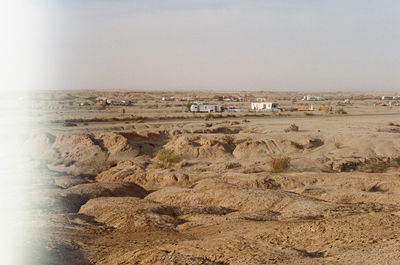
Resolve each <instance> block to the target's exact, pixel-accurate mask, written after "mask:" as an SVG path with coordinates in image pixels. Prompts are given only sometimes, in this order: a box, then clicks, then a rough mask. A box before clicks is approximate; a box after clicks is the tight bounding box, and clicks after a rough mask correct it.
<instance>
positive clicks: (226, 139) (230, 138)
mask: <svg viewBox="0 0 400 265" xmlns="http://www.w3.org/2000/svg"><path fill="white" fill-rule="evenodd" d="M222 140H223V141H224V142H225V143H227V144H229V145H233V144H235V140H236V139H235V136H233V135H224V137H223V138H222Z"/></svg>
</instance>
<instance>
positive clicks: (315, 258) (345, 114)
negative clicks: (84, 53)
mask: <svg viewBox="0 0 400 265" xmlns="http://www.w3.org/2000/svg"><path fill="white" fill-rule="evenodd" d="M308 94H317V95H318V96H321V97H323V98H324V100H322V101H312V102H309V101H302V100H301V99H302V98H303V96H304V95H308ZM163 96H165V97H174V100H171V101H162V100H161V98H162V97H163ZM381 96H382V93H343V92H337V93H300V92H296V93H295V92H293V93H290V92H261V91H260V92H257V91H253V92H238V91H235V92H215V91H158V92H144V91H131V90H82V91H48V92H46V91H43V92H40V93H36V94H35V95H32V96H31V101H30V103H29V109H30V112H29V115H30V122H31V124H33V125H34V126H33V128H32V130H30V131H29V133H27V136H26V139H24V141H26V143H27V145H29V146H31V153H30V160H29V163H30V166H31V175H32V180H31V182H30V183H29V187H28V188H27V191H26V211H27V212H29V222H27V225H28V228H27V230H28V231H29V237H28V238H27V239H26V240H25V241H24V246H23V247H24V249H25V251H24V254H23V255H21V260H23V262H21V263H20V264H23V263H26V264H77V265H78V264H96V265H106V264H112V265H113V264H232V265H233V264H400V170H399V168H400V103H399V102H396V101H393V102H391V103H390V104H388V102H387V101H383V100H381ZM97 97H107V98H112V99H120V100H121V99H124V100H132V101H133V102H134V104H133V105H132V106H113V105H105V104H100V103H98V102H96V98H97ZM181 98H186V99H187V98H190V100H189V101H190V102H195V101H200V100H202V102H203V103H204V102H208V103H211V104H218V105H222V106H224V107H226V108H228V107H231V108H238V109H249V108H250V103H251V102H255V101H256V100H257V99H259V98H261V99H265V101H267V102H277V103H279V106H280V107H281V108H282V109H283V111H282V112H247V111H242V112H233V111H231V112H222V113H190V112H187V106H188V103H190V102H189V101H180V100H179V99H181ZM221 98H222V99H221ZM224 99H228V100H224ZM345 99H348V101H346V102H345V103H344V100H345ZM311 105H312V106H313V107H312V110H311ZM299 108H303V109H307V108H310V109H309V110H308V111H307V110H306V111H298V110H297V109H299Z"/></svg>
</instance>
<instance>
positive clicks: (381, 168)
mask: <svg viewBox="0 0 400 265" xmlns="http://www.w3.org/2000/svg"><path fill="white" fill-rule="evenodd" d="M390 167H395V168H399V167H400V156H398V157H395V158H390V157H374V158H369V159H367V160H365V162H364V163H362V164H361V165H359V166H358V170H360V171H362V172H367V173H383V172H386V170H387V169H388V168H390Z"/></svg>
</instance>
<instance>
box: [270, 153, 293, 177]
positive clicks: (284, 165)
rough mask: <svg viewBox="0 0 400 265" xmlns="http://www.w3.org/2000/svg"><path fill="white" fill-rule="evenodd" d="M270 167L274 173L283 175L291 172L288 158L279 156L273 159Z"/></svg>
mask: <svg viewBox="0 0 400 265" xmlns="http://www.w3.org/2000/svg"><path fill="white" fill-rule="evenodd" d="M269 166H270V168H271V172H272V173H282V172H286V171H288V170H289V167H290V157H287V156H277V157H272V158H271V160H270V161H269Z"/></svg>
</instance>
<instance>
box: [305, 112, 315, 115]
mask: <svg viewBox="0 0 400 265" xmlns="http://www.w3.org/2000/svg"><path fill="white" fill-rule="evenodd" d="M303 114H304V116H314V115H315V114H314V113H311V112H303Z"/></svg>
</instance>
